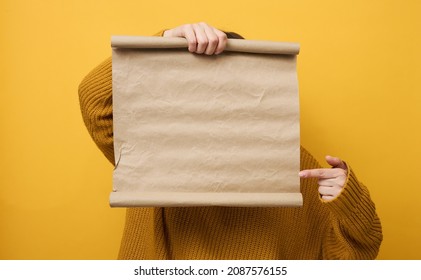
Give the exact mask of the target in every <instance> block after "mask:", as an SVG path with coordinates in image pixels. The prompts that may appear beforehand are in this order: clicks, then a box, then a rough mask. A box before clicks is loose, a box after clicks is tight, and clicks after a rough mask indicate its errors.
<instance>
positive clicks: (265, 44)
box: [111, 36, 300, 55]
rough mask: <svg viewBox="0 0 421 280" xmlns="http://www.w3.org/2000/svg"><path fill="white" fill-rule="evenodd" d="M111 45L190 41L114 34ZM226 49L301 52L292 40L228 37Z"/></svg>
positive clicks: (144, 45)
mask: <svg viewBox="0 0 421 280" xmlns="http://www.w3.org/2000/svg"><path fill="white" fill-rule="evenodd" d="M111 47H113V48H124V49H172V48H187V47H188V43H187V40H186V39H185V38H167V37H157V36H112V37H111ZM225 51H231V52H247V53H262V54H283V55H297V54H298V53H299V52H300V45H299V44H298V43H291V42H273V41H259V40H239V39H228V42H227V46H226V48H225Z"/></svg>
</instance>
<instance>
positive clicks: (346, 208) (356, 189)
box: [322, 167, 374, 219]
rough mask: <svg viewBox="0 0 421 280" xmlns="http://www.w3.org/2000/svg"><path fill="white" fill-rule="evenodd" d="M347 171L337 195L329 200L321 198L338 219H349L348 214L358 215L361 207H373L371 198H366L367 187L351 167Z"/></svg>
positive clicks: (367, 208)
mask: <svg viewBox="0 0 421 280" xmlns="http://www.w3.org/2000/svg"><path fill="white" fill-rule="evenodd" d="M348 171H349V172H348V177H347V180H346V182H345V186H344V188H343V190H342V192H341V193H340V194H339V196H338V197H336V198H335V199H334V200H331V201H325V200H322V202H323V203H324V204H325V205H326V206H327V207H329V208H330V210H331V211H332V212H333V214H334V215H335V216H336V217H337V218H339V219H349V216H350V214H358V215H359V214H360V213H361V209H366V210H369V209H371V208H373V207H374V206H373V205H372V203H370V201H371V200H370V199H367V198H368V196H369V194H368V190H367V188H366V187H365V186H364V185H362V184H361V183H360V182H359V181H358V179H357V177H356V176H355V174H354V172H353V171H352V169H351V168H349V167H348ZM371 210H373V209H371ZM363 212H366V211H363ZM370 212H372V211H370V210H369V211H367V214H368V216H370V214H369V213H370ZM367 218H368V217H367Z"/></svg>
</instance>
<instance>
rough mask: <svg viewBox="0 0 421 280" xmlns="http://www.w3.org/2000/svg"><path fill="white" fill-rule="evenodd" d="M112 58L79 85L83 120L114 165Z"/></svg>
mask: <svg viewBox="0 0 421 280" xmlns="http://www.w3.org/2000/svg"><path fill="white" fill-rule="evenodd" d="M111 71H112V70H111V57H110V58H108V59H106V60H105V61H104V62H102V63H101V64H100V65H98V66H97V67H95V68H94V69H93V70H92V71H91V72H90V73H89V74H88V75H87V76H86V77H85V78H84V79H83V80H82V82H81V83H80V85H79V102H80V108H81V111H82V118H83V121H84V122H85V125H86V127H87V129H88V132H89V134H90V135H91V137H92V139H93V140H94V142H95V144H96V145H97V146H98V148H99V149H100V150H101V151H102V153H103V154H104V155H105V157H106V158H107V159H108V160H109V161H110V162H111V163H112V164H114V141H113V107H112V74H111V73H112V72H111Z"/></svg>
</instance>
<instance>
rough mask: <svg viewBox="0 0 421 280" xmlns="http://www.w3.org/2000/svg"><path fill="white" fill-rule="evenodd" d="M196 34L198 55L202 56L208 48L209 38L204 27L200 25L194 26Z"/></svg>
mask: <svg viewBox="0 0 421 280" xmlns="http://www.w3.org/2000/svg"><path fill="white" fill-rule="evenodd" d="M193 29H194V33H195V34H196V40H197V48H196V51H195V52H196V53H199V54H202V53H204V52H205V50H206V48H207V46H208V37H207V35H206V33H205V30H204V29H203V27H202V26H201V25H199V24H193Z"/></svg>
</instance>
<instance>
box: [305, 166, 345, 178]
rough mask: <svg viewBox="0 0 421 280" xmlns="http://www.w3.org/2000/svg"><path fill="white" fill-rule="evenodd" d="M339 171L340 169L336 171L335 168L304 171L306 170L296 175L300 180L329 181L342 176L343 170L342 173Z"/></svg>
mask: <svg viewBox="0 0 421 280" xmlns="http://www.w3.org/2000/svg"><path fill="white" fill-rule="evenodd" d="M340 170H342V169H337V168H335V169H331V168H319V169H306V170H301V171H300V172H299V173H298V175H299V176H300V177H301V178H320V179H330V178H335V177H337V176H340V175H341V174H343V170H342V172H341V171H340Z"/></svg>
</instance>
